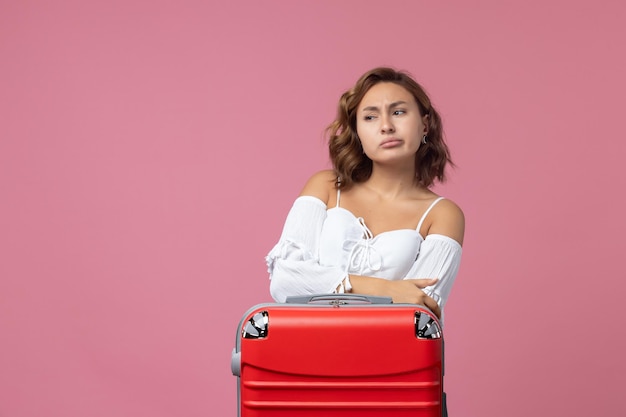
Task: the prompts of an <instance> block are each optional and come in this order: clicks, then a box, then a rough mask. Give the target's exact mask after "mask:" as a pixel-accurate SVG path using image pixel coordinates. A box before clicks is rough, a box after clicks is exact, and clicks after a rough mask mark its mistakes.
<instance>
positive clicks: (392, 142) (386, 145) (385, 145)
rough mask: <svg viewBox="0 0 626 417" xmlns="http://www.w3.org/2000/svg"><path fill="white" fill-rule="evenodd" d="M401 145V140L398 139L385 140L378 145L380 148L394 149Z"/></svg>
mask: <svg viewBox="0 0 626 417" xmlns="http://www.w3.org/2000/svg"><path fill="white" fill-rule="evenodd" d="M401 144H402V140H401V139H398V138H387V139H385V140H383V141H382V142H381V143H380V147H381V148H395V147H396V146H398V145H401Z"/></svg>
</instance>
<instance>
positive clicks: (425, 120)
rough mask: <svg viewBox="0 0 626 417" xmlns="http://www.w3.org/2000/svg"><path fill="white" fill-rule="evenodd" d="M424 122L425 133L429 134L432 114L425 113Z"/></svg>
mask: <svg viewBox="0 0 626 417" xmlns="http://www.w3.org/2000/svg"><path fill="white" fill-rule="evenodd" d="M422 123H423V124H424V134H425V135H427V134H428V126H429V124H430V116H429V115H428V114H425V115H424V116H422Z"/></svg>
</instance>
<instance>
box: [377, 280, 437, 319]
mask: <svg viewBox="0 0 626 417" xmlns="http://www.w3.org/2000/svg"><path fill="white" fill-rule="evenodd" d="M436 282H437V279H404V280H401V281H387V285H386V288H385V293H386V294H384V295H386V296H388V297H391V299H392V300H393V302H394V303H409V304H421V305H424V306H426V307H428V308H429V309H430V311H432V312H433V313H434V314H435V315H436V316H437V318H441V309H440V308H439V304H437V302H436V301H435V300H434V299H433V298H432V297H429V296H428V295H426V293H425V292H424V291H422V290H421V289H422V288H426V287H429V286H431V285H434V284H435V283H436Z"/></svg>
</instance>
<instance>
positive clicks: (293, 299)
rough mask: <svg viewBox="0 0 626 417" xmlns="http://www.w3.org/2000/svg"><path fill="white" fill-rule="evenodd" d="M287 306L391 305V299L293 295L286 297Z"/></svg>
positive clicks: (363, 296) (347, 295)
mask: <svg viewBox="0 0 626 417" xmlns="http://www.w3.org/2000/svg"><path fill="white" fill-rule="evenodd" d="M285 302H286V303H288V304H323V305H345V304H391V303H392V301H391V297H379V296H375V295H364V294H350V293H348V294H345V293H344V294H313V295H294V296H290V297H287V300H286V301H285Z"/></svg>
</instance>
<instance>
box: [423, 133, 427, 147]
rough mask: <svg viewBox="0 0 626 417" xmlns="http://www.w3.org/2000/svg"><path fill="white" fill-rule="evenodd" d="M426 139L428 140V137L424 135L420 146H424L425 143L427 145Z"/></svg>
mask: <svg viewBox="0 0 626 417" xmlns="http://www.w3.org/2000/svg"><path fill="white" fill-rule="evenodd" d="M426 139H428V136H427V135H424V136H423V137H422V144H423V145H426V143H428V142H427V140H426Z"/></svg>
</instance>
